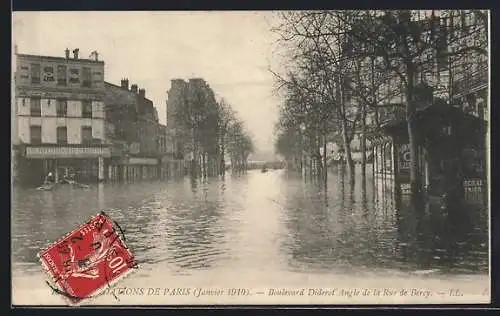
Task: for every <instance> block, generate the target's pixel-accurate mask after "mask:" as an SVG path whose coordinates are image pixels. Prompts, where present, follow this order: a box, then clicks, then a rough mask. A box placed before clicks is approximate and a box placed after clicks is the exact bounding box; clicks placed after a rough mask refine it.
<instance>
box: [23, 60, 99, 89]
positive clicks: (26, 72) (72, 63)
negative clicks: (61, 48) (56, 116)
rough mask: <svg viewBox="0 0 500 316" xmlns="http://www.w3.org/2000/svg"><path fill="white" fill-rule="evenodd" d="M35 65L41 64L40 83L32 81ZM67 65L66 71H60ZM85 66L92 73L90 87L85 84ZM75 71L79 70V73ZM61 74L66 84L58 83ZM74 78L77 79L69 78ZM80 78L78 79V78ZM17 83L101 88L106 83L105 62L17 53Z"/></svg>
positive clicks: (72, 87)
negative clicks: (74, 72)
mask: <svg viewBox="0 0 500 316" xmlns="http://www.w3.org/2000/svg"><path fill="white" fill-rule="evenodd" d="M33 65H39V66H40V83H38V84H33V83H32V71H31V67H33ZM60 67H65V71H60V70H59V69H60ZM83 68H88V69H89V70H90V75H91V78H90V79H91V84H90V87H84V86H83V82H82V81H83V77H82V75H83ZM73 71H77V72H78V75H76V74H74V75H73ZM59 74H61V75H62V74H65V77H66V79H67V80H66V85H60V84H58V76H59ZM70 78H74V79H75V80H69V79H70ZM76 78H78V80H76ZM16 84H17V86H18V87H23V86H33V85H36V86H39V87H41V88H57V89H63V88H67V89H70V90H73V91H74V90H75V89H79V90H93V89H100V88H102V87H103V84H104V62H102V61H94V60H87V59H75V58H74V57H73V58H71V57H70V58H61V57H49V56H35V55H24V54H19V55H17V69H16Z"/></svg>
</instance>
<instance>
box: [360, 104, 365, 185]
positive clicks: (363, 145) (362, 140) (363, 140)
mask: <svg viewBox="0 0 500 316" xmlns="http://www.w3.org/2000/svg"><path fill="white" fill-rule="evenodd" d="M361 111H362V112H361V142H360V149H361V182H362V187H363V188H364V187H365V186H366V104H364V103H363V105H362V108H361Z"/></svg>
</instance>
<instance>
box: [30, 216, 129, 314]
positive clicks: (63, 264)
mask: <svg viewBox="0 0 500 316" xmlns="http://www.w3.org/2000/svg"><path fill="white" fill-rule="evenodd" d="M117 228H118V230H117ZM120 232H121V228H120V226H119V225H118V224H117V223H115V222H114V221H113V220H112V219H111V218H110V217H109V216H108V215H107V214H105V213H104V212H101V213H99V214H97V215H95V216H93V217H92V218H91V219H90V220H89V221H88V222H87V223H85V224H83V225H81V226H80V227H78V228H77V229H75V230H74V231H72V232H71V233H69V234H67V235H66V236H65V237H63V238H62V239H60V240H58V241H57V242H55V243H53V244H51V245H50V246H49V247H48V248H47V249H44V250H42V251H41V252H40V253H39V254H38V257H39V259H40V261H41V262H42V265H43V267H44V269H45V271H46V272H47V274H49V276H50V277H51V278H52V282H53V284H54V285H55V286H54V287H53V289H54V291H56V292H58V293H60V294H62V295H63V296H65V297H66V298H67V300H68V302H69V303H70V304H72V305H74V304H80V303H81V302H83V301H84V300H86V299H89V298H91V297H94V296H96V295H98V294H100V293H101V292H102V291H104V290H105V289H106V287H109V286H112V285H113V284H116V283H117V282H118V281H119V280H121V279H123V278H124V277H125V276H127V275H128V274H130V273H131V272H132V271H133V270H134V269H136V268H138V266H137V263H136V260H135V256H134V255H133V253H132V252H131V251H130V249H128V247H127V245H126V244H125V240H124V239H123V238H121V237H120Z"/></svg>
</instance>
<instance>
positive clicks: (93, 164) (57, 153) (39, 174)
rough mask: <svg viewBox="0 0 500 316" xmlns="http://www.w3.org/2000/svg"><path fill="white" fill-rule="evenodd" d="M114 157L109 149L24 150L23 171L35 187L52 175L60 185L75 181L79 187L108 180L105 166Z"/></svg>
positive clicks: (47, 148) (51, 148) (70, 147)
mask: <svg viewBox="0 0 500 316" xmlns="http://www.w3.org/2000/svg"><path fill="white" fill-rule="evenodd" d="M109 157H110V150H109V148H108V147H106V146H102V145H99V146H90V147H89V146H87V147H82V146H56V145H42V146H31V145H27V146H25V147H24V150H23V155H22V162H21V163H22V166H20V169H21V170H24V171H25V179H24V180H26V181H28V182H31V183H33V184H39V183H41V182H43V181H44V179H45V177H46V176H47V175H48V174H49V172H50V173H52V174H53V175H54V179H55V180H56V181H60V180H62V179H64V178H71V179H74V180H75V181H77V182H79V183H93V182H98V181H104V180H105V172H104V170H105V162H106V160H107V159H108V158H109Z"/></svg>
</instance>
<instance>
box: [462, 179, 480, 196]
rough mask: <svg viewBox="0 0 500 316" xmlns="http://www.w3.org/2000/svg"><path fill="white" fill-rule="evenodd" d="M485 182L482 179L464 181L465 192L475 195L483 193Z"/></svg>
mask: <svg viewBox="0 0 500 316" xmlns="http://www.w3.org/2000/svg"><path fill="white" fill-rule="evenodd" d="M483 186H484V182H483V180H481V179H471V180H465V181H464V190H465V192H470V193H475V192H482V191H483Z"/></svg>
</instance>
